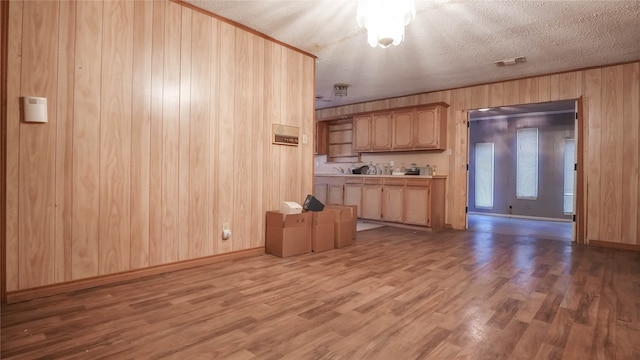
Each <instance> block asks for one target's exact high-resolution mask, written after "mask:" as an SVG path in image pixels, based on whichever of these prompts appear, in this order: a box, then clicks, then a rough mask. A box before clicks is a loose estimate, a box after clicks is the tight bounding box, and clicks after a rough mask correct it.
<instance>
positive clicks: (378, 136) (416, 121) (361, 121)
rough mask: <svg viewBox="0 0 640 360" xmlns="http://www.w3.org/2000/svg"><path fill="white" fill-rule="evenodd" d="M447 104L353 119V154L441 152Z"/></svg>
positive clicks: (366, 115)
mask: <svg viewBox="0 0 640 360" xmlns="http://www.w3.org/2000/svg"><path fill="white" fill-rule="evenodd" d="M447 107H448V105H447V104H444V103H437V104H432V105H428V106H426V105H425V106H420V107H411V108H402V109H396V110H393V111H385V112H373V113H368V114H361V115H358V116H355V117H354V118H353V151H354V152H356V153H359V152H376V151H410V150H445V149H446V146H447V111H446V109H447Z"/></svg>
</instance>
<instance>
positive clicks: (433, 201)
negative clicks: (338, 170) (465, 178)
mask: <svg viewBox="0 0 640 360" xmlns="http://www.w3.org/2000/svg"><path fill="white" fill-rule="evenodd" d="M315 179H316V184H315V194H314V195H315V196H316V198H317V199H318V200H320V201H321V202H323V203H324V204H336V205H343V204H344V205H356V206H357V207H358V217H359V218H362V219H368V220H379V221H386V222H390V223H402V224H408V225H418V226H425V227H431V228H433V229H439V228H442V227H443V226H444V210H445V209H444V207H445V204H444V201H445V182H446V178H445V177H436V178H414V177H410V176H408V177H397V176H388V177H383V176H366V175H364V176H359V175H352V176H316V178H315ZM323 200H324V201H323Z"/></svg>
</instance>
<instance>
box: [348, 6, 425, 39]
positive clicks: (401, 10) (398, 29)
mask: <svg viewBox="0 0 640 360" xmlns="http://www.w3.org/2000/svg"><path fill="white" fill-rule="evenodd" d="M415 17H416V2H415V0H359V1H358V25H360V27H364V28H366V29H367V42H368V43H369V45H371V47H376V46H378V45H380V47H382V48H387V47H389V46H391V44H393V45H399V44H400V43H401V42H402V40H403V39H404V27H405V26H407V25H409V23H410V22H411V21H412V20H413V19H415Z"/></svg>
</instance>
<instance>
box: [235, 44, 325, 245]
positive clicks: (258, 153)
mask: <svg viewBox="0 0 640 360" xmlns="http://www.w3.org/2000/svg"><path fill="white" fill-rule="evenodd" d="M264 43H265V40H264V39H262V38H261V37H258V36H252V37H251V46H252V48H253V67H252V69H253V71H252V74H251V75H252V79H251V86H252V90H251V92H252V96H251V113H250V115H249V116H250V118H251V119H252V121H251V122H250V124H251V129H250V132H251V134H252V136H253V138H254V139H256V140H254V141H251V144H250V146H251V148H250V149H249V154H250V156H251V164H253V165H252V166H254V169H253V170H250V171H249V173H250V175H249V179H250V181H251V219H253V221H252V222H251V231H250V233H249V234H248V238H249V245H248V246H249V247H252V248H254V247H260V246H264V236H261V234H264V233H265V216H264V214H263V212H262V209H264V208H265V207H264V204H265V203H264V199H263V197H262V186H263V185H262V184H263V182H264V178H265V177H266V176H265V174H266V173H268V171H269V164H268V163H265V162H264V161H263V156H264V155H263V152H265V149H264V147H265V144H266V145H269V143H270V142H269V141H265V142H262V141H258V139H268V138H269V135H270V134H269V133H268V132H267V131H266V126H265V123H264V112H263V109H264V104H265V99H264V60H265V53H264ZM311 89H312V90H313V86H311ZM306 114H307V116H309V115H311V116H312V117H313V107H311V108H310V109H307V111H306ZM305 123H311V124H313V118H311V119H306V121H305ZM305 163H307V164H310V165H313V162H309V161H307V162H305ZM308 174H313V169H311V170H309V171H308Z"/></svg>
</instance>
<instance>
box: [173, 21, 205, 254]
mask: <svg viewBox="0 0 640 360" xmlns="http://www.w3.org/2000/svg"><path fill="white" fill-rule="evenodd" d="M181 15H182V19H181V22H180V26H181V28H180V31H181V33H180V35H181V36H180V105H179V107H180V120H179V122H180V133H179V138H180V152H179V159H178V164H179V166H180V169H179V170H178V186H179V199H180V202H179V204H178V238H177V241H178V260H181V261H182V260H188V259H189V201H190V196H189V194H190V192H189V187H190V175H191V169H190V155H191V154H190V151H189V149H190V145H191V128H190V126H191V105H190V104H191V62H192V60H191V56H192V54H191V53H192V48H191V27H192V24H193V20H192V17H193V11H189V10H186V9H185V10H184V11H182V14H181ZM206 33H207V34H208V35H210V34H211V31H206ZM207 63H208V62H207ZM207 123H208V122H207ZM206 134H207V133H206V132H205V135H206ZM205 170H206V167H205Z"/></svg>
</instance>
